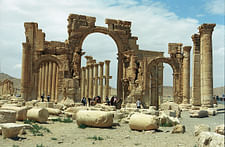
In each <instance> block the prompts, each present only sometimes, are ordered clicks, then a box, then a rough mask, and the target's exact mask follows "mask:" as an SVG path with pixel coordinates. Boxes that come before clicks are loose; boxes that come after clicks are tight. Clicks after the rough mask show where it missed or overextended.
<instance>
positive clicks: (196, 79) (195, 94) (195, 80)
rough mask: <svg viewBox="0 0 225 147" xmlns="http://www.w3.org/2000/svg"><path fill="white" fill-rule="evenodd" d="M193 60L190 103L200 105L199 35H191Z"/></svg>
mask: <svg viewBox="0 0 225 147" xmlns="http://www.w3.org/2000/svg"><path fill="white" fill-rule="evenodd" d="M191 38H192V41H193V61H192V96H191V98H192V105H194V106H200V105H201V87H200V86H201V80H200V72H201V71H200V35H199V34H194V35H192V37H191Z"/></svg>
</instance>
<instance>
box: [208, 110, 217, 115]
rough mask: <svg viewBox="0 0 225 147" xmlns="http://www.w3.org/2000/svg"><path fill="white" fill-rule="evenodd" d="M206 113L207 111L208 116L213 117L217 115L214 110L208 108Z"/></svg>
mask: <svg viewBox="0 0 225 147" xmlns="http://www.w3.org/2000/svg"><path fill="white" fill-rule="evenodd" d="M207 111H208V114H209V115H211V116H215V115H216V114H217V110H216V108H208V109H207Z"/></svg>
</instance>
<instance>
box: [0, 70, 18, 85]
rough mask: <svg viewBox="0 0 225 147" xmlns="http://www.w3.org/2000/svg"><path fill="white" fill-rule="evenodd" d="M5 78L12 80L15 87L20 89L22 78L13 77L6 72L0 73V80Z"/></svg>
mask: <svg viewBox="0 0 225 147" xmlns="http://www.w3.org/2000/svg"><path fill="white" fill-rule="evenodd" d="M5 79H9V80H10V81H12V82H13V85H14V88H18V89H20V79H17V78H14V77H11V76H10V75H8V74H5V73H0V81H4V80H5Z"/></svg>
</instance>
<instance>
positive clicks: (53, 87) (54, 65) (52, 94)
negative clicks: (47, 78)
mask: <svg viewBox="0 0 225 147" xmlns="http://www.w3.org/2000/svg"><path fill="white" fill-rule="evenodd" d="M55 84H56V63H52V88H51V90H52V92H51V98H52V99H53V100H54V101H55V100H56V98H55V92H56V91H55V90H56V85H55Z"/></svg>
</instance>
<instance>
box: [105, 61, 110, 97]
mask: <svg viewBox="0 0 225 147" xmlns="http://www.w3.org/2000/svg"><path fill="white" fill-rule="evenodd" d="M109 63H110V60H105V96H104V97H106V96H109V79H110V76H109V69H110V67H109Z"/></svg>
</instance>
